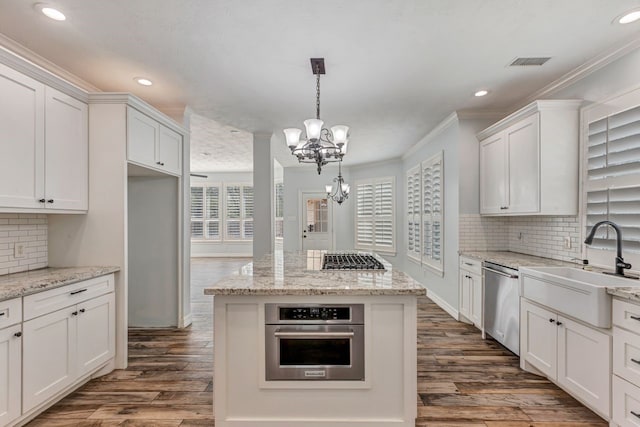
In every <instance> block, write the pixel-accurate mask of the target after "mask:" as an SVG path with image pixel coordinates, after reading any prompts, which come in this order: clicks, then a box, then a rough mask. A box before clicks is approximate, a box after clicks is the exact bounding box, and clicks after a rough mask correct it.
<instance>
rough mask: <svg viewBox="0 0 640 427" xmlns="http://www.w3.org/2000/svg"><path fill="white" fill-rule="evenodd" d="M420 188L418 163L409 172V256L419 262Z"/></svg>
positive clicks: (420, 251) (420, 237)
mask: <svg viewBox="0 0 640 427" xmlns="http://www.w3.org/2000/svg"><path fill="white" fill-rule="evenodd" d="M420 188H421V184H420V165H417V166H416V167H414V168H412V169H410V170H409V171H408V172H407V256H408V257H409V258H411V259H413V260H415V261H418V262H420V260H421V258H420V255H421V253H422V250H421V249H420V244H421V242H422V236H421V235H420V228H421V224H422V220H421V218H420V213H421V206H420V205H421V198H420Z"/></svg>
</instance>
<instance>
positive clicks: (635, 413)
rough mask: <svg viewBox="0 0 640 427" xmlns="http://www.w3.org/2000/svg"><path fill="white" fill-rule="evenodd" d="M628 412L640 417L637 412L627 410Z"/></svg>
mask: <svg viewBox="0 0 640 427" xmlns="http://www.w3.org/2000/svg"><path fill="white" fill-rule="evenodd" d="M629 412H631V415H634V416H636V417H638V418H640V414H638V413H637V412H633V411H629Z"/></svg>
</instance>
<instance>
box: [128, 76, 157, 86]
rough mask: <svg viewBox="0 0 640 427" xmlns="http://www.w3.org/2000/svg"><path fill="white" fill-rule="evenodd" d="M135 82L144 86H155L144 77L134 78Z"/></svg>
mask: <svg viewBox="0 0 640 427" xmlns="http://www.w3.org/2000/svg"><path fill="white" fill-rule="evenodd" d="M133 80H135V81H136V82H137V83H138V84H140V85H142V86H151V85H152V84H153V82H152V81H151V80H149V79H147V78H144V77H134V78H133Z"/></svg>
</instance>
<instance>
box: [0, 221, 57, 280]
mask: <svg viewBox="0 0 640 427" xmlns="http://www.w3.org/2000/svg"><path fill="white" fill-rule="evenodd" d="M47 230H48V227H47V215H41V214H2V213H0V275H4V274H9V273H19V272H21V271H28V270H35V269H37V268H43V267H46V266H47V264H48V256H47V250H48V248H47V244H48V239H47V233H48V231H47ZM18 242H20V243H24V244H25V257H24V258H14V256H13V255H14V245H15V244H16V243H18Z"/></svg>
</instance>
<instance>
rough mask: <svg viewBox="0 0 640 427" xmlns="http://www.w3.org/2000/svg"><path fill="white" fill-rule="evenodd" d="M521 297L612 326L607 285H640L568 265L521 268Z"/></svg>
mask: <svg viewBox="0 0 640 427" xmlns="http://www.w3.org/2000/svg"><path fill="white" fill-rule="evenodd" d="M520 283H521V287H522V296H523V297H525V298H527V299H529V300H531V301H534V302H537V303H539V304H542V305H545V306H547V307H550V308H553V309H555V310H557V311H558V312H560V313H564V314H566V315H568V316H572V317H575V318H576V319H578V320H582V321H583V322H587V323H589V324H591V325H593V326H597V327H599V328H610V327H611V295H609V294H607V288H616V287H630V286H640V283H638V281H637V280H632V279H625V278H621V277H616V276H611V275H606V274H603V273H597V272H591V271H585V270H581V269H578V268H569V267H522V268H520Z"/></svg>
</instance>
